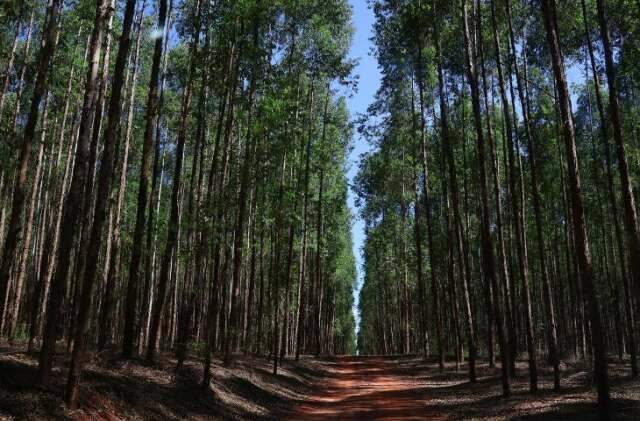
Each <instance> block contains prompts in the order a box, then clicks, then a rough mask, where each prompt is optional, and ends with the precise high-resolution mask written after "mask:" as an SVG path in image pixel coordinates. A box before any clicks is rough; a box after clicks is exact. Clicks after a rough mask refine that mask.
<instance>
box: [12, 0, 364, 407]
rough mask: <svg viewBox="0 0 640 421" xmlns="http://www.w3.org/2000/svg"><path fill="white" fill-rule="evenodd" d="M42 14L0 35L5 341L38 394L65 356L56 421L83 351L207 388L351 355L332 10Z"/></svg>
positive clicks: (118, 5) (345, 123) (342, 129)
mask: <svg viewBox="0 0 640 421" xmlns="http://www.w3.org/2000/svg"><path fill="white" fill-rule="evenodd" d="M44 3H45V2H42V1H38V0H33V1H26V2H15V4H6V5H5V6H4V7H5V9H4V10H3V12H4V13H3V15H2V21H1V22H0V25H1V26H2V28H3V30H2V31H1V32H0V33H2V37H3V41H2V43H1V44H0V45H1V48H0V54H1V55H0V57H2V61H1V64H2V71H3V73H2V78H3V82H2V83H3V85H2V87H1V88H0V89H2V94H1V95H2V96H1V97H0V130H1V131H2V142H1V143H0V150H1V153H0V240H1V241H0V244H1V245H2V248H1V249H0V253H1V256H0V257H1V260H0V261H1V266H0V315H1V316H2V319H1V324H0V336H2V337H4V338H8V339H9V340H11V341H21V340H23V341H27V342H28V348H29V350H30V351H36V350H37V349H38V345H40V349H39V371H38V381H39V382H40V383H42V384H44V385H46V384H48V383H49V382H50V377H51V373H52V368H53V366H54V356H55V354H56V348H58V351H59V350H60V349H62V348H65V347H66V350H67V351H71V364H70V366H69V371H68V381H67V388H66V396H65V400H66V402H67V404H68V405H69V407H71V408H74V407H76V406H77V405H78V400H79V384H80V378H81V374H82V371H83V367H84V365H85V363H86V360H87V354H88V352H89V351H91V350H95V349H97V350H103V349H107V348H110V347H112V348H114V349H119V350H120V352H121V354H122V356H123V357H125V358H130V357H134V356H136V355H138V354H143V355H144V356H145V359H146V360H147V361H148V362H152V361H153V360H154V358H155V357H156V354H157V352H158V350H159V349H160V350H171V351H173V352H175V355H176V359H177V364H178V368H179V367H180V366H182V364H184V361H185V359H186V358H187V356H188V354H189V353H188V351H189V350H192V351H193V352H197V353H198V355H199V356H201V357H202V360H203V365H204V370H203V382H202V384H203V387H209V382H210V370H209V368H210V365H211V358H212V354H215V353H218V354H219V355H221V356H222V357H223V359H224V362H225V363H227V364H228V363H229V362H230V361H231V359H232V356H233V354H234V353H237V352H252V353H257V354H263V355H265V354H268V355H270V356H271V357H272V358H273V370H274V373H277V368H278V364H279V363H280V362H281V361H282V359H284V358H286V357H288V356H294V355H295V357H296V358H297V357H298V356H299V355H300V353H305V352H306V353H349V352H351V351H352V350H353V349H354V347H355V337H354V335H355V334H354V320H353V315H352V311H351V305H352V294H351V291H352V286H353V283H354V282H355V263H354V259H353V256H352V251H351V247H352V246H351V238H350V234H349V233H350V223H351V221H350V219H351V216H350V213H349V210H348V208H347V205H346V195H347V182H346V179H345V175H344V174H345V166H346V156H347V154H348V152H349V150H350V139H351V126H350V124H349V116H348V113H347V109H346V105H345V99H344V97H343V95H341V94H340V92H344V91H345V89H346V90H348V89H350V85H351V84H352V83H353V80H352V79H351V77H350V73H351V68H352V66H353V65H352V63H350V62H349V61H348V60H347V59H346V54H347V51H348V48H349V44H350V41H351V33H352V29H351V26H350V18H351V10H350V8H349V6H348V5H347V4H346V2H345V1H344V0H332V1H328V2H327V1H316V0H308V1H307V0H304V1H299V0H298V1H288V0H282V1H261V0H243V1H227V0H181V1H178V0H157V1H153V2H152V1H151V0H122V1H120V0H91V1H90V0H81V1H72V2H71V1H67V2H65V1H63V0H49V1H48V2H47V4H44ZM83 75H84V76H83ZM60 341H62V342H63V343H62V344H61V343H60Z"/></svg>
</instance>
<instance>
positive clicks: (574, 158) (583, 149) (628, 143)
mask: <svg viewBox="0 0 640 421" xmlns="http://www.w3.org/2000/svg"><path fill="white" fill-rule="evenodd" d="M557 6H558V7H556V2H555V1H554V0H536V1H532V2H528V1H519V0H462V1H456V2H444V1H437V0H434V1H431V0H404V1H387V0H377V1H374V2H373V9H374V12H375V15H376V24H375V36H374V41H375V44H376V54H377V57H378V60H379V62H380V65H381V69H382V74H383V81H382V86H381V88H380V89H379V91H378V93H377V97H376V100H375V102H374V103H373V104H372V105H371V106H370V108H369V112H368V115H367V116H365V117H363V120H362V125H361V131H362V133H363V134H364V135H365V136H367V137H368V138H369V140H370V142H371V143H372V144H373V146H374V149H373V151H372V152H371V153H368V154H366V155H364V156H363V159H362V163H361V166H360V171H359V175H358V178H357V181H356V189H357V192H358V196H359V200H360V203H359V205H360V208H361V214H362V217H363V218H364V221H365V224H366V231H367V240H366V243H365V245H364V258H365V267H364V286H363V288H362V290H361V294H360V313H361V317H362V325H361V330H360V332H359V337H358V347H359V350H360V352H362V353H370V354H378V353H382V354H389V353H410V352H419V353H424V354H425V355H435V356H437V358H438V361H439V362H440V367H441V368H442V367H443V366H444V362H445V358H446V357H447V355H449V354H451V353H453V354H455V362H456V365H457V364H459V363H460V362H461V361H462V360H463V358H464V356H465V350H466V358H467V360H468V368H469V379H470V380H471V381H475V379H476V368H475V365H476V361H477V359H478V357H479V355H484V356H486V357H487V358H488V360H489V364H490V365H491V366H493V365H494V360H495V358H496V357H495V356H496V349H497V350H498V353H499V359H500V362H501V370H502V371H501V372H502V385H503V392H504V395H509V393H510V377H511V376H512V375H513V374H514V369H515V362H516V358H517V357H518V355H519V354H520V353H521V352H525V353H526V355H527V361H528V372H529V380H530V388H531V390H532V391H535V390H536V389H537V388H538V383H539V379H538V365H539V364H540V363H541V362H542V361H545V362H546V363H547V364H549V365H550V366H551V367H553V371H554V387H555V388H559V387H560V361H561V360H562V359H567V358H571V357H577V358H581V359H585V360H588V359H590V358H593V364H594V373H595V379H596V383H597V389H598V400H599V402H600V404H601V408H602V410H603V414H605V415H606V414H607V408H608V405H609V383H608V373H607V356H608V352H612V353H615V354H616V355H617V357H618V358H619V359H620V360H622V359H623V357H624V358H626V357H627V356H628V358H629V359H628V360H627V361H628V363H625V364H628V365H629V372H630V374H631V376H633V377H637V376H638V363H637V352H638V350H637V341H638V337H637V334H638V330H637V325H636V322H637V318H638V315H639V313H638V304H639V303H638V297H640V267H639V265H638V263H639V262H640V247H639V244H640V237H639V231H638V223H637V214H636V208H635V198H634V189H637V187H638V185H637V183H636V184H634V182H633V178H634V176H637V175H638V174H637V173H638V165H637V157H638V153H639V152H640V148H639V147H638V146H639V144H638V139H639V138H638V135H639V133H640V125H639V123H640V122H639V121H638V118H637V115H638V107H639V106H640V102H638V95H637V93H638V83H639V82H640V74H639V73H638V66H637V62H636V57H637V54H638V52H639V51H638V45H639V44H638V41H639V38H638V34H637V33H635V32H634V31H633V30H631V28H635V27H637V25H638V22H639V19H640V8H639V6H640V5H638V4H637V3H633V2H629V1H622V0H619V1H616V0H608V1H605V0H574V1H563V2H562V7H559V6H560V4H558V5H557ZM570 84H571V85H572V89H571V90H570V89H569V85H570ZM396 309H399V310H400V311H397V310H396ZM394 310H396V311H394ZM543 356H544V357H545V358H544V359H543V358H542V357H543Z"/></svg>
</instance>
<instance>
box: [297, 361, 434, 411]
mask: <svg viewBox="0 0 640 421" xmlns="http://www.w3.org/2000/svg"><path fill="white" fill-rule="evenodd" d="M409 368H410V367H406V366H403V365H402V363H400V364H399V363H398V361H397V360H396V361H394V360H391V359H388V358H365V357H342V358H339V359H338V360H336V361H335V362H333V363H332V364H331V368H330V375H329V376H328V377H327V379H326V383H325V384H326V387H323V388H322V391H320V392H318V394H317V395H313V396H312V397H311V398H309V399H308V400H307V401H305V402H304V403H303V404H301V405H300V406H299V407H298V408H296V409H295V411H294V413H293V414H292V415H291V418H290V419H291V420H425V419H428V420H439V419H444V418H443V417H440V416H439V415H438V414H436V413H434V412H433V410H431V409H429V408H427V406H426V405H425V400H427V399H428V397H427V396H426V394H425V389H424V388H423V387H421V385H418V384H416V381H415V373H414V374H413V376H412V373H411V370H410V369H409ZM412 377H413V378H412Z"/></svg>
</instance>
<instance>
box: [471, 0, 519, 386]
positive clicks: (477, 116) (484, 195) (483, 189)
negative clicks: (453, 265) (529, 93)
mask: <svg viewBox="0 0 640 421" xmlns="http://www.w3.org/2000/svg"><path fill="white" fill-rule="evenodd" d="M466 3H467V2H466V0H465V1H463V4H462V21H463V26H464V29H463V35H464V43H465V59H466V68H467V78H468V80H469V87H470V89H471V103H472V107H473V115H474V122H475V129H476V136H477V151H478V166H479V169H478V177H479V178H478V184H479V187H480V195H481V218H482V219H481V222H482V223H481V228H480V230H481V248H482V270H483V274H484V277H485V279H489V281H490V283H491V285H492V286H493V287H494V288H495V289H496V291H498V284H497V278H496V268H495V259H494V255H493V244H492V243H493V241H492V238H491V230H490V229H491V228H490V216H491V214H490V210H489V192H488V188H487V176H486V165H485V156H486V151H485V143H484V142H485V141H484V133H483V131H482V115H481V110H480V90H479V88H478V79H477V73H476V64H475V58H474V53H473V51H472V45H471V35H470V32H469V23H468V18H467V4H466ZM497 302H498V301H496V303H497ZM467 306H469V305H468V304H467ZM467 312H468V313H470V312H471V310H470V309H468V310H467ZM468 329H470V330H471V332H470V334H473V335H475V332H474V331H473V325H471V326H469V327H468ZM474 342H475V338H474ZM474 348H475V343H474ZM500 348H501V350H500V352H501V353H504V352H505V351H506V347H505V349H503V347H502V344H501V346H500ZM475 352H476V351H475V349H473V350H472V349H471V347H470V349H469V359H470V360H471V354H472V353H473V354H474V358H475ZM505 362H506V361H504V360H503V365H504V364H505ZM502 370H503V374H502V393H503V395H504V396H508V395H509V393H510V391H509V381H508V373H505V372H504V371H505V370H507V367H506V366H503V368H502Z"/></svg>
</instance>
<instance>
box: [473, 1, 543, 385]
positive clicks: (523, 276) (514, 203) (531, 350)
mask: <svg viewBox="0 0 640 421" xmlns="http://www.w3.org/2000/svg"><path fill="white" fill-rule="evenodd" d="M491 4H492V10H491V11H492V14H491V16H492V26H493V43H494V47H495V50H496V67H497V69H498V85H499V88H500V99H501V101H502V112H503V116H504V125H505V132H506V133H505V137H506V139H507V148H508V156H509V183H510V191H511V207H512V212H513V217H512V219H513V221H514V223H515V235H516V245H517V249H518V263H519V264H518V267H519V269H520V280H521V282H522V296H523V304H524V309H525V330H526V337H527V353H528V357H529V389H530V390H531V391H532V392H535V391H536V390H538V369H537V364H536V344H535V338H534V333H533V315H532V305H531V286H530V284H529V262H528V256H527V252H526V247H527V244H526V237H525V235H526V232H525V231H526V230H525V227H524V226H523V220H524V203H523V204H522V208H521V207H520V202H519V195H520V192H519V191H518V188H517V186H516V178H517V174H516V162H515V157H514V154H515V153H516V152H517V149H516V147H515V144H514V139H515V137H514V136H515V135H516V134H515V133H514V127H515V126H512V124H511V122H512V119H511V113H510V111H509V108H510V107H509V100H508V99H507V92H506V89H505V83H504V76H503V72H502V52H501V45H500V38H499V35H498V23H497V20H496V19H495V6H494V4H493V0H492V3H491ZM478 10H480V8H478ZM478 13H479V14H480V12H478ZM478 21H479V22H482V18H481V17H479V18H478ZM480 28H481V25H480ZM478 31H479V32H480V34H481V33H482V30H481V29H478ZM480 51H481V54H482V55H483V56H484V53H483V52H482V51H483V48H482V41H480ZM482 68H483V70H482V71H483V73H484V72H485V71H484V60H483V64H482ZM483 79H484V77H483ZM486 95H487V88H486V84H485V101H486ZM513 106H514V107H515V104H513ZM489 137H491V130H489ZM514 149H516V150H515V151H514ZM517 153H518V154H519V152H517ZM513 345H514V344H511V346H513ZM511 351H512V352H513V351H514V350H513V349H512V350H511Z"/></svg>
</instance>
